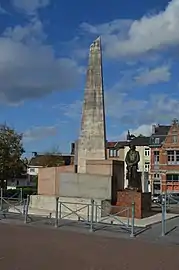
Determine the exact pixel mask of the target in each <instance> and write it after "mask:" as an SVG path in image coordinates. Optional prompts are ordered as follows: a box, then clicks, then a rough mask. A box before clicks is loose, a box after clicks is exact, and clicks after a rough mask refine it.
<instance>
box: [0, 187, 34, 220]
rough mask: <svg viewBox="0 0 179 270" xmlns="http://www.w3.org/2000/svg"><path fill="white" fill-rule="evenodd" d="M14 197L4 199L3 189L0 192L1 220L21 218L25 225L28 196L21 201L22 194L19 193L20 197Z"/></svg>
mask: <svg viewBox="0 0 179 270" xmlns="http://www.w3.org/2000/svg"><path fill="white" fill-rule="evenodd" d="M18 194H19V193H17V194H15V195H18ZM15 197H16V196H11V197H5V196H3V189H1V190H0V216H1V217H3V218H9V217H10V218H12V216H21V219H23V220H24V223H26V220H27V215H28V205H29V200H30V196H29V195H28V196H27V198H26V199H23V196H22V192H20V196H19V197H17V198H15ZM1 217H0V218H1Z"/></svg>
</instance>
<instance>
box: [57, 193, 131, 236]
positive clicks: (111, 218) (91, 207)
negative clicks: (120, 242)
mask: <svg viewBox="0 0 179 270" xmlns="http://www.w3.org/2000/svg"><path fill="white" fill-rule="evenodd" d="M113 208H114V207H113V206H110V211H106V209H103V208H102V206H101V205H99V204H97V203H96V202H95V201H94V200H93V199H91V202H90V203H75V202H62V201H60V200H59V198H58V197H57V198H56V211H55V227H60V226H64V225H67V224H70V223H72V222H74V221H75V220H76V221H77V222H82V223H84V224H85V225H87V226H88V228H89V231H90V232H95V231H96V230H99V229H103V228H104V227H108V226H110V227H112V226H115V227H118V228H120V229H124V230H125V231H126V232H128V233H130V236H131V237H134V236H135V204H134V203H132V205H131V207H123V208H122V209H121V210H120V211H117V212H116V213H114V214H113V213H111V212H112V211H111V210H112V209H113ZM118 208H119V207H118ZM130 214H131V222H130ZM121 215H124V216H126V219H127V222H126V223H125V222H124V220H122V218H121V217H120V216H121ZM62 221H65V224H64V223H63V222H62Z"/></svg>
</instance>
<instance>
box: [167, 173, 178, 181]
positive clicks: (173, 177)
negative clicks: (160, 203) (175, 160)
mask: <svg viewBox="0 0 179 270" xmlns="http://www.w3.org/2000/svg"><path fill="white" fill-rule="evenodd" d="M166 179H167V181H169V182H178V181H179V174H167V175H166Z"/></svg>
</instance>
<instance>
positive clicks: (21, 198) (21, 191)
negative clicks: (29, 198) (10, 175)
mask: <svg viewBox="0 0 179 270" xmlns="http://www.w3.org/2000/svg"><path fill="white" fill-rule="evenodd" d="M22 200H23V190H22V188H21V189H20V203H21V202H22Z"/></svg>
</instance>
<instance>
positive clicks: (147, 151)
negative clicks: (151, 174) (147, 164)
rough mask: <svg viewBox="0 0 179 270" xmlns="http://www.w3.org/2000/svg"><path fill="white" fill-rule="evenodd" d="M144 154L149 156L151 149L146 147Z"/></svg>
mask: <svg viewBox="0 0 179 270" xmlns="http://www.w3.org/2000/svg"><path fill="white" fill-rule="evenodd" d="M144 155H145V156H147V157H148V156H149V155H150V149H149V148H145V151H144Z"/></svg>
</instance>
